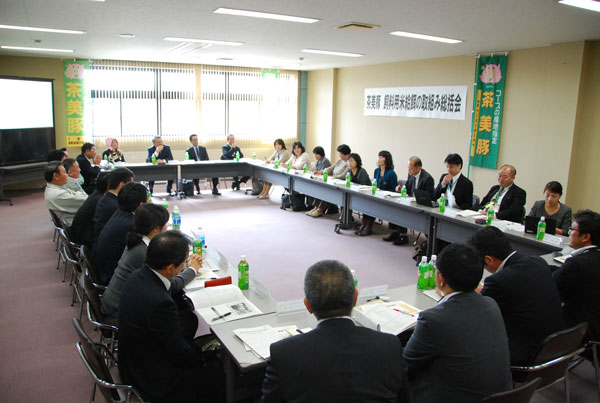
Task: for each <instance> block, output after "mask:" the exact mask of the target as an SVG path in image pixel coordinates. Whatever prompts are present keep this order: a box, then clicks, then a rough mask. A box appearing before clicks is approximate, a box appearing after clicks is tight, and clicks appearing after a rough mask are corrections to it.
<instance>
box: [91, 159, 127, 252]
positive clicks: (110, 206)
mask: <svg viewBox="0 0 600 403" xmlns="http://www.w3.org/2000/svg"><path fill="white" fill-rule="evenodd" d="M134 177H135V175H134V174H133V172H131V170H129V169H128V168H118V169H115V170H114V171H112V172H111V173H110V176H109V178H108V191H107V192H106V194H105V195H104V196H103V197H102V198H101V199H100V200H98V204H97V205H96V211H95V212H94V222H93V225H92V227H93V228H94V241H95V240H96V239H98V236H100V232H102V228H104V226H105V225H106V223H107V222H108V220H110V217H112V215H113V214H114V212H115V211H117V209H118V208H119V202H118V199H117V198H118V196H119V192H120V191H121V189H123V186H125V184H127V183H129V182H131V181H133V178H134Z"/></svg>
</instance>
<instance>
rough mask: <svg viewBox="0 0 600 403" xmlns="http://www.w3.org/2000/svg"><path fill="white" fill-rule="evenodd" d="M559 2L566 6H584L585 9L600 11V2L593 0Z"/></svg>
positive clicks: (565, 0) (563, 0) (564, 0)
mask: <svg viewBox="0 0 600 403" xmlns="http://www.w3.org/2000/svg"><path fill="white" fill-rule="evenodd" d="M559 3H561V4H565V5H567V6H573V7H579V8H585V9H586V10H591V11H597V12H600V2H599V1H593V0H560V1H559Z"/></svg>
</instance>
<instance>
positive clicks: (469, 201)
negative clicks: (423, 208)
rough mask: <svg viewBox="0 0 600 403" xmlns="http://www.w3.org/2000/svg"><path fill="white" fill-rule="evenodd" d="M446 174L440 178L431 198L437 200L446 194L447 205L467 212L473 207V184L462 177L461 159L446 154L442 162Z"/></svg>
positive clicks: (456, 155)
mask: <svg viewBox="0 0 600 403" xmlns="http://www.w3.org/2000/svg"><path fill="white" fill-rule="evenodd" d="M444 162H445V163H446V170H447V171H448V173H447V174H443V175H442V176H441V178H440V182H439V183H438V185H437V187H436V188H435V191H434V193H433V197H434V198H436V199H439V197H440V196H441V195H442V193H446V202H447V205H448V206H450V207H453V208H458V209H461V210H468V209H470V208H471V207H472V206H473V182H471V181H470V180H469V179H468V178H467V177H466V176H463V175H462V173H461V170H462V168H463V160H462V157H461V156H460V155H458V154H448V156H447V157H446V159H445V160H444Z"/></svg>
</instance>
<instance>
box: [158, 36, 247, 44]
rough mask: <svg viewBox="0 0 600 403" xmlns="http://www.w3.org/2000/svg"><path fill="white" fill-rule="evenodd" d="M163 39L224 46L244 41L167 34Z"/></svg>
mask: <svg viewBox="0 0 600 403" xmlns="http://www.w3.org/2000/svg"><path fill="white" fill-rule="evenodd" d="M164 39H165V41H171V42H191V43H210V44H211V45H225V46H240V45H243V44H244V42H227V41H213V40H212V39H192V38H177V37H174V36H167V37H165V38H164Z"/></svg>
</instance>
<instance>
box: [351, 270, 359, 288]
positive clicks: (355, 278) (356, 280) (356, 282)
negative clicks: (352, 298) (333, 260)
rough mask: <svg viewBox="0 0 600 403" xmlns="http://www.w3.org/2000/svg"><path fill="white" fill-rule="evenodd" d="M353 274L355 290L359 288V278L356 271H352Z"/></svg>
mask: <svg viewBox="0 0 600 403" xmlns="http://www.w3.org/2000/svg"><path fill="white" fill-rule="evenodd" d="M350 273H352V278H353V279H354V288H358V278H357V277H356V272H355V271H354V270H350Z"/></svg>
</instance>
